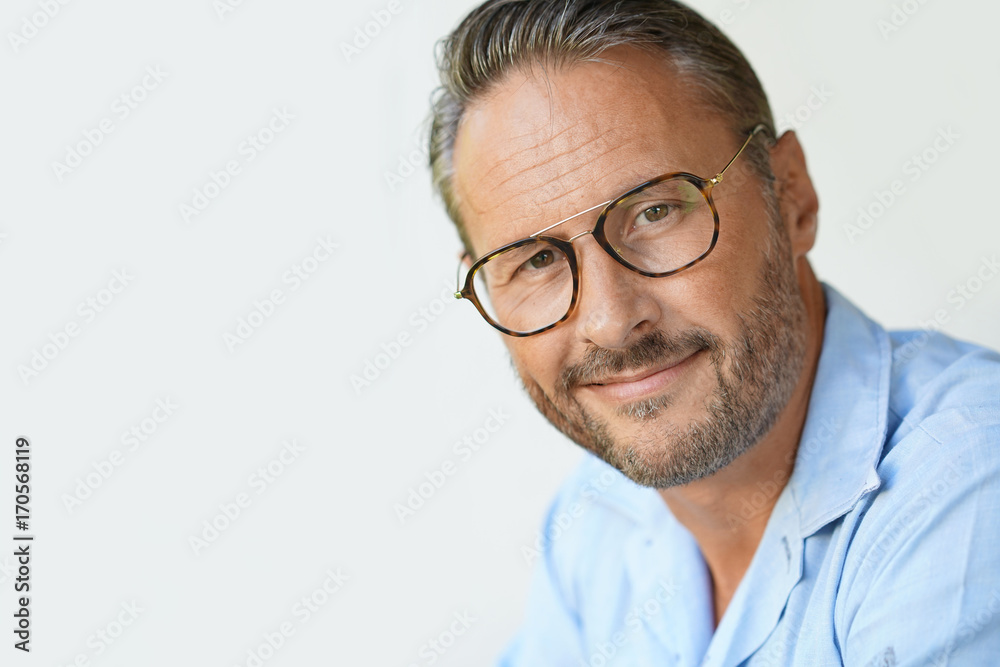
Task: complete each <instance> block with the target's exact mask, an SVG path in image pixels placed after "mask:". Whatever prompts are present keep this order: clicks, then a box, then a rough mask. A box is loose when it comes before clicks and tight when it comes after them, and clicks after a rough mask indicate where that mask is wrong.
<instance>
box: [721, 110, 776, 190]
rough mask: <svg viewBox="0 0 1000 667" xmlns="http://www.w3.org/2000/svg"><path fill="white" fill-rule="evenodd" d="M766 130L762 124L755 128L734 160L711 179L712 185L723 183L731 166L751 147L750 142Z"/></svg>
mask: <svg viewBox="0 0 1000 667" xmlns="http://www.w3.org/2000/svg"><path fill="white" fill-rule="evenodd" d="M766 129H767V126H766V125H764V124H763V123H760V124H759V125H757V126H756V127H755V128H753V130H751V131H750V136H748V137H747V138H746V141H744V142H743V145H742V146H740V150H738V151H737V152H736V155H734V156H733V159H732V160H730V161H729V162H728V163H726V166H725V167H723V168H722V171H720V172H719V173H718V174H716V175H715V176H714V177H712V178H710V179H709V180H710V181H711V183H712V185H718V184H719V183H721V182H722V177H723V175H724V174H725V173H726V170H727V169H729V168H730V167H731V166H733V163H734V162H736V159H737V158H738V157H739V156H741V155H743V151H745V150H746V148H747V146H749V145H750V142H751V141H753V138H754V137H756V136H757V135H758V134H759V133H761V132H763V131H764V130H766Z"/></svg>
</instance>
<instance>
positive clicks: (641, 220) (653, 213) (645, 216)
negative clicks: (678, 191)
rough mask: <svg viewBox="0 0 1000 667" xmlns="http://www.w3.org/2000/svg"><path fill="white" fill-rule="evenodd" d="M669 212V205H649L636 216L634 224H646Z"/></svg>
mask: <svg viewBox="0 0 1000 667" xmlns="http://www.w3.org/2000/svg"><path fill="white" fill-rule="evenodd" d="M669 213H670V207H669V206H667V205H666V204H657V205H656V206H650V207H649V208H647V209H646V210H644V211H643V212H642V213H640V214H639V215H637V216H636V218H635V225H636V227H642V226H643V225H648V224H650V223H652V222H659V221H661V220H663V219H664V218H666V217H667V215H669Z"/></svg>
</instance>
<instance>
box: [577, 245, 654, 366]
mask: <svg viewBox="0 0 1000 667" xmlns="http://www.w3.org/2000/svg"><path fill="white" fill-rule="evenodd" d="M590 233H591V232H581V233H580V234H577V235H576V236H574V237H573V238H572V239H570V240H571V241H575V240H576V239H580V238H581V237H582V236H585V235H587V234H590ZM573 247H574V250H575V252H576V256H577V264H578V270H579V272H580V288H579V289H580V292H579V294H578V295H577V303H576V310H575V311H574V312H573V315H572V316H571V317H570V320H569V321H568V322H567V323H566V324H567V325H570V326H574V327H575V328H576V332H577V336H579V337H580V338H581V339H583V340H585V341H587V342H590V343H593V344H594V345H597V346H598V347H602V348H606V349H620V348H624V347H627V346H628V345H630V344H631V343H632V341H633V339H635V338H637V337H639V336H641V335H643V334H645V333H646V332H648V331H649V330H650V329H652V328H654V327H655V326H656V324H657V322H658V321H659V319H660V316H661V310H660V306H659V304H658V302H657V301H656V299H655V298H653V296H652V294H651V292H650V288H651V287H652V284H651V283H652V282H653V280H654V279H653V278H647V277H645V276H642V275H639V274H638V273H636V272H634V271H632V270H630V269H628V268H626V267H625V266H623V265H621V264H619V263H618V262H617V261H616V260H615V258H613V257H612V256H611V255H609V254H608V253H607V251H605V249H604V248H602V247H601V245H600V244H599V243H597V241H596V240H595V239H594V238H593V237H591V238H589V239H582V240H581V242H579V243H574V244H573Z"/></svg>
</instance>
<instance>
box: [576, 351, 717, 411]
mask: <svg viewBox="0 0 1000 667" xmlns="http://www.w3.org/2000/svg"><path fill="white" fill-rule="evenodd" d="M701 352H702V350H698V351H696V352H692V353H691V354H689V355H688V356H687V357H685V358H683V359H681V360H680V361H677V362H673V363H670V364H668V365H666V366H658V367H653V368H649V369H646V370H643V371H639V372H637V373H633V374H631V375H618V376H613V377H610V378H607V379H604V380H602V381H601V382H594V383H591V384H586V385H583V386H582V387H581V388H583V389H588V390H590V391H592V392H593V393H594V394H596V395H597V396H599V397H600V398H601V399H603V400H605V401H612V402H626V401H634V400H638V399H642V398H649V397H650V396H653V395H656V394H658V393H660V392H662V391H663V390H664V389H665V388H667V387H668V386H670V385H671V384H672V383H674V382H675V381H676V380H677V379H678V378H679V377H680V376H681V375H683V374H684V373H685V371H687V369H688V368H690V367H691V366H692V365H693V364H694V361H695V360H696V359H697V358H698V357H699V356H700V354H701Z"/></svg>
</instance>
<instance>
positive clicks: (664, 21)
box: [429, 0, 775, 253]
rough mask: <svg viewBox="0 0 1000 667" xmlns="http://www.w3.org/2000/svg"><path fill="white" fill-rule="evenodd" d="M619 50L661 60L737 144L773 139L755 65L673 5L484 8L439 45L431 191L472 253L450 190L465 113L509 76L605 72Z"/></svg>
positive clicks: (541, 0) (759, 169) (497, 4)
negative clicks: (566, 69) (590, 66)
mask: <svg viewBox="0 0 1000 667" xmlns="http://www.w3.org/2000/svg"><path fill="white" fill-rule="evenodd" d="M618 46H631V47H634V48H638V49H642V50H645V51H648V52H652V53H655V54H659V55H662V56H664V57H665V58H666V60H667V61H668V62H670V63H671V64H672V65H673V66H674V67H675V68H676V70H677V72H678V73H679V74H680V75H681V76H684V77H685V78H686V79H687V80H689V81H690V82H691V83H693V84H695V85H696V86H697V88H698V90H699V91H700V93H701V97H702V101H703V102H704V103H705V104H706V105H707V106H708V107H709V108H710V109H711V110H713V111H715V112H717V113H719V115H720V116H722V117H723V118H725V119H726V120H727V122H728V126H729V130H730V131H731V132H732V133H733V135H734V137H735V138H737V139H738V140H740V141H742V140H743V139H744V138H745V137H746V135H747V133H748V132H749V131H750V130H751V129H752V128H753V127H754V126H755V125H757V124H763V125H764V126H765V127H766V128H767V130H768V136H769V137H771V138H773V137H775V131H774V118H773V115H772V113H771V107H770V105H769V104H768V101H767V95H766V94H765V93H764V89H763V87H762V86H761V84H760V81H759V80H758V79H757V75H756V74H755V73H754V71H753V68H752V67H750V63H749V62H747V60H746V58H745V57H744V56H743V54H742V53H741V52H740V50H739V49H738V48H736V46H735V45H734V44H733V43H732V42H731V41H729V39H728V38H727V37H726V36H725V35H723V34H722V32H720V31H719V29H718V28H716V27H715V26H714V25H712V24H711V23H709V22H708V21H707V20H705V18H703V17H702V16H701V15H700V14H698V13H697V12H695V11H694V10H692V9H690V8H689V7H687V6H685V5H683V4H681V3H679V2H676V1H675V0H487V1H486V2H484V3H483V4H481V5H480V6H479V7H477V8H476V9H474V10H473V11H472V12H471V13H470V14H469V15H468V16H466V17H465V19H464V20H463V21H462V22H461V24H459V26H458V27H457V28H456V29H455V30H454V31H453V32H452V33H451V34H450V35H449V36H448V37H446V38H444V39H443V40H442V41H441V43H440V44H439V53H438V71H439V73H440V77H441V87H440V88H438V89H437V91H436V92H435V95H434V99H433V105H432V106H433V108H432V119H431V129H430V139H429V150H430V166H431V174H432V178H433V184H434V187H435V189H436V190H437V191H438V193H439V194H440V195H441V198H442V200H443V201H444V205H445V208H446V209H447V211H448V215H449V217H450V218H451V219H452V221H453V222H454V223H455V226H456V228H457V229H458V233H459V236H460V237H461V239H462V242H463V243H464V244H465V248H466V250H468V251H469V252H470V253H471V252H472V243H471V242H470V240H469V237H468V234H467V232H466V230H465V227H464V225H463V222H462V220H461V217H460V215H459V212H458V202H457V200H456V196H455V193H454V190H453V182H452V181H453V177H454V164H453V151H454V147H455V136H456V135H457V133H458V129H459V125H460V124H461V122H462V118H463V115H464V113H465V110H466V109H467V108H468V107H469V105H470V104H471V103H473V102H475V101H476V100H478V99H480V98H481V97H482V96H483V95H485V94H486V93H487V92H488V91H489V90H490V89H491V87H494V86H497V85H499V84H500V83H502V82H503V80H504V79H505V77H506V76H507V75H508V74H509V73H511V72H513V71H518V70H519V71H527V70H529V69H531V68H532V67H533V66H534V65H536V64H542V65H545V66H560V65H572V64H575V63H580V62H599V61H600V60H601V58H600V56H601V54H602V53H604V52H605V51H606V50H608V49H611V48H614V47H618ZM746 156H747V158H748V164H749V165H750V166H751V169H752V170H753V171H754V172H755V173H756V174H757V175H758V176H759V177H760V178H761V179H762V180H764V181H766V183H767V184H768V185H770V184H771V182H772V181H773V178H774V176H773V174H772V172H771V166H770V160H769V154H768V150H767V147H766V146H765V145H764V142H752V143H751V145H750V146H749V147H748V148H747V152H746Z"/></svg>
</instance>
